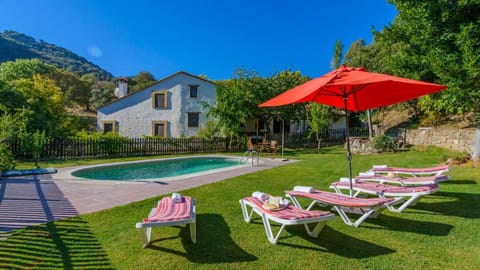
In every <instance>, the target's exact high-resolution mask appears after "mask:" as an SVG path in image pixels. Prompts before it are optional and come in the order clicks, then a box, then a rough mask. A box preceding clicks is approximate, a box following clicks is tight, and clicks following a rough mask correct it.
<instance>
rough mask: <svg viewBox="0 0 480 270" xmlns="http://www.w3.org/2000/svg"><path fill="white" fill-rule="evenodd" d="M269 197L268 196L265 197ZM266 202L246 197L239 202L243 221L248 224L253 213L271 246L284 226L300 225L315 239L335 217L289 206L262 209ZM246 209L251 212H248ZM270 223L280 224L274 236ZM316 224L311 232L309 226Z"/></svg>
mask: <svg viewBox="0 0 480 270" xmlns="http://www.w3.org/2000/svg"><path fill="white" fill-rule="evenodd" d="M267 196H268V197H271V196H270V195H267ZM265 202H266V200H262V199H261V198H256V197H246V198H243V199H241V200H240V205H241V207H242V213H243V219H244V220H245V222H247V223H250V221H251V220H252V215H253V213H254V212H255V213H257V214H258V215H259V216H260V217H261V218H262V221H263V225H264V227H265V232H266V234H267V238H268V241H270V243H272V244H276V243H277V241H278V238H279V236H280V234H281V232H282V231H283V229H284V228H285V226H292V225H300V224H303V225H304V227H305V230H306V232H307V234H308V235H309V236H310V237H313V238H316V237H318V235H319V234H320V232H321V231H322V229H323V228H324V227H325V224H326V222H327V221H328V220H330V219H332V218H333V217H334V216H335V215H334V214H332V213H330V212H327V211H319V210H316V211H308V210H303V209H301V208H297V207H295V206H292V205H290V204H288V205H286V206H284V207H282V208H280V209H273V210H272V209H270V208H266V207H264V204H265ZM247 207H250V208H251V210H250V211H248V209H247ZM270 221H273V222H276V223H279V224H281V226H280V229H279V231H278V232H277V234H276V235H275V236H274V234H273V231H272V227H271V225H270ZM311 223H314V224H315V223H316V225H315V227H314V228H313V230H311V229H310V227H309V224H311Z"/></svg>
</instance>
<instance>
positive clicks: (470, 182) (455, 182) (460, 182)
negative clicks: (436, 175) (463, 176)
mask: <svg viewBox="0 0 480 270" xmlns="http://www.w3.org/2000/svg"><path fill="white" fill-rule="evenodd" d="M442 185H478V184H477V182H475V181H473V180H450V181H446V182H442Z"/></svg>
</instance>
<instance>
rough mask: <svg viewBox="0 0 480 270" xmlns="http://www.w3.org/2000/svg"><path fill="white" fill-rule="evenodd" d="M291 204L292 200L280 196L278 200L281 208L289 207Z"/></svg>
mask: <svg viewBox="0 0 480 270" xmlns="http://www.w3.org/2000/svg"><path fill="white" fill-rule="evenodd" d="M289 204H290V201H289V200H287V199H284V198H280V200H278V206H280V207H281V208H283V207H287V206H288V205H289Z"/></svg>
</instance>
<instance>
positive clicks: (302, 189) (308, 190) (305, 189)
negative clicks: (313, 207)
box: [293, 186, 314, 193]
mask: <svg viewBox="0 0 480 270" xmlns="http://www.w3.org/2000/svg"><path fill="white" fill-rule="evenodd" d="M293 191H298V192H305V193H312V192H313V191H314V189H313V187H306V186H294V187H293Z"/></svg>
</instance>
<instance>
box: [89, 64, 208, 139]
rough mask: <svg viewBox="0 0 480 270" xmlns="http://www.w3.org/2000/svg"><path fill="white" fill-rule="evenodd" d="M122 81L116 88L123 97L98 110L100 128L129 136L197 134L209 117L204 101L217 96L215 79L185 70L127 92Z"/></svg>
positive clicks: (188, 135) (117, 92) (181, 135)
mask: <svg viewBox="0 0 480 270" xmlns="http://www.w3.org/2000/svg"><path fill="white" fill-rule="evenodd" d="M123 83H126V81H120V83H119V87H118V89H116V94H119V93H120V97H119V98H118V99H117V100H115V101H113V102H111V103H109V104H106V105H104V106H103V107H100V108H98V110H97V128H98V130H99V131H101V132H118V133H119V134H120V135H122V136H126V137H130V138H140V137H143V136H161V137H192V136H197V135H198V131H199V130H200V129H201V128H203V127H204V126H205V123H206V122H207V121H208V120H210V119H208V118H207V112H208V109H207V108H205V107H204V106H202V103H207V104H209V105H214V104H215V102H216V100H217V98H216V88H215V84H214V83H213V82H211V81H208V80H205V79H203V78H200V77H197V76H195V75H192V74H189V73H187V72H183V71H180V72H177V73H175V74H172V75H170V76H168V77H166V78H163V79H161V80H159V81H157V82H156V83H155V84H153V85H151V86H149V87H147V88H145V89H143V90H140V91H138V92H135V93H132V94H126V92H127V90H126V88H127V87H126V85H124V84H123ZM122 93H123V94H126V95H125V96H122V95H123V94H122Z"/></svg>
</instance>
